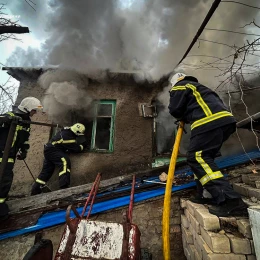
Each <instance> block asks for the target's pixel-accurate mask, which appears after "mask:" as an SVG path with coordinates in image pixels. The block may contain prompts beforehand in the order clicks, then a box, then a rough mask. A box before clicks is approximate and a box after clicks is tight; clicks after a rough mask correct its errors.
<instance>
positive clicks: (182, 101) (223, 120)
mask: <svg viewBox="0 0 260 260" xmlns="http://www.w3.org/2000/svg"><path fill="white" fill-rule="evenodd" d="M168 108H169V112H170V114H171V115H172V116H173V117H175V118H176V119H180V120H183V121H184V122H185V123H189V124H191V136H194V135H197V134H200V133H203V132H207V131H210V130H213V129H215V128H218V127H222V126H224V125H227V124H232V123H235V122H236V120H235V118H234V117H233V115H232V114H231V113H230V112H229V111H228V109H227V107H226V106H225V105H224V103H223V102H222V100H221V99H220V97H219V96H218V95H217V94H216V93H215V92H214V91H212V90H211V89H209V88H207V87H205V86H203V85H202V84H200V83H199V82H198V81H197V79H196V78H194V77H190V76H188V77H185V78H184V79H183V80H181V81H179V82H177V83H176V84H175V85H174V86H173V87H172V88H171V90H170V104H169V107H168Z"/></svg>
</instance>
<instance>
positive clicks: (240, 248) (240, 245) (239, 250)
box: [227, 234, 252, 255]
mask: <svg viewBox="0 0 260 260" xmlns="http://www.w3.org/2000/svg"><path fill="white" fill-rule="evenodd" d="M227 236H228V238H229V240H230V245H231V251H232V252H233V253H235V254H245V255H249V254H251V253H252V250H251V244H250V241H249V240H248V239H247V238H240V237H236V236H234V235H231V234H227Z"/></svg>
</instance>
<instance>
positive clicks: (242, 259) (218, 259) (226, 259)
mask: <svg viewBox="0 0 260 260" xmlns="http://www.w3.org/2000/svg"><path fill="white" fill-rule="evenodd" d="M203 260H204V259H203ZM207 260H246V256H245V255H236V254H232V253H230V254H209V255H208V258H207Z"/></svg>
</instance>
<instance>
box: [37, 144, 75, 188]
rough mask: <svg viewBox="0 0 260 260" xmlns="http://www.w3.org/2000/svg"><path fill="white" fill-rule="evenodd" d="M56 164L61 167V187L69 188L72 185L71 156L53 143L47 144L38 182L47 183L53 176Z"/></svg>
mask: <svg viewBox="0 0 260 260" xmlns="http://www.w3.org/2000/svg"><path fill="white" fill-rule="evenodd" d="M55 166H57V167H58V168H59V186H60V188H61V189H64V188H68V187H69V185H70V169H71V163H70V159H69V156H68V155H67V154H66V153H65V152H64V151H62V150H61V149H58V148H56V147H55V146H53V145H51V144H47V145H45V148H44V162H43V168H42V171H41V173H40V175H39V177H38V178H37V180H36V183H39V184H42V185H45V184H46V182H47V181H48V180H49V179H50V178H51V176H52V174H53V172H54V170H55Z"/></svg>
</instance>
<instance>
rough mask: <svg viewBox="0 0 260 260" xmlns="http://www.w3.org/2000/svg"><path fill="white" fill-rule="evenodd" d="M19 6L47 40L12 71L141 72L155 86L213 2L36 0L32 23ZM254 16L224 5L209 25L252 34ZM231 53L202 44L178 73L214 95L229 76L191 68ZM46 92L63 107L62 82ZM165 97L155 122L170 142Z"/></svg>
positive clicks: (22, 54) (230, 39) (220, 36)
mask: <svg viewBox="0 0 260 260" xmlns="http://www.w3.org/2000/svg"><path fill="white" fill-rule="evenodd" d="M18 2H20V1H18V0H13V1H12V5H10V7H9V8H10V9H11V10H12V11H13V12H14V13H17V12H20V11H21V12H24V15H22V16H21V21H23V22H24V23H25V24H26V25H28V26H29V27H30V28H31V30H32V33H33V34H35V35H36V36H37V37H38V36H39V35H41V36H40V37H41V38H42V39H44V41H43V44H42V46H41V49H40V50H38V49H32V48H28V49H27V50H22V49H17V50H16V51H15V52H14V53H13V55H12V56H11V57H10V58H9V59H8V61H7V62H6V63H7V65H8V66H25V67H27V66H44V67H49V66H58V67H59V68H62V69H73V70H76V71H78V72H83V73H90V72H93V71H95V70H105V69H110V70H130V71H142V73H143V75H145V77H146V78H149V79H150V80H155V81H156V80H158V79H160V78H161V77H162V76H163V75H165V74H168V73H169V72H171V71H172V70H173V69H174V68H175V66H176V64H177V62H178V61H179V60H180V58H181V57H182V55H183V54H184V52H185V51H186V49H187V47H188V45H189V44H190V42H191V41H192V39H193V37H194V35H195V33H196V32H197V30H198V28H199V26H200V24H201V23H202V21H203V19H204V18H205V16H206V14H207V12H208V10H209V8H210V6H211V4H212V1H210V0H198V1H190V0H175V1H172V0H160V1H157V0H149V1H146V0H128V1H123V0H106V1H104V0H95V1H93V0H78V1H70V0H52V1H40V0H38V1H36V0H35V2H36V4H37V5H36V9H37V12H36V13H37V19H32V14H31V12H32V10H30V12H28V9H26V10H24V9H25V7H24V6H23V7H21V4H20V3H19V4H18ZM247 4H252V5H256V2H255V1H253V0H248V1H247ZM257 15H258V10H257V9H253V8H247V7H245V6H241V5H238V4H234V3H224V2H223V3H221V4H220V6H219V7H218V9H217V11H216V12H215V14H214V15H213V17H212V19H211V20H210V22H209V23H208V25H207V27H208V28H218V29H227V30H234V31H240V32H254V31H252V27H250V26H247V27H245V28H242V27H243V26H244V25H245V24H248V23H250V22H251V21H252V20H253V19H254V18H255V19H256V22H257V19H258V18H259V17H257ZM201 38H202V39H205V40H210V41H217V42H222V43H225V44H228V45H231V46H232V45H236V46H237V45H242V44H243V42H244V40H245V38H244V35H240V34H231V33H225V32H216V31H208V30H205V31H204V32H203V34H202V35H201ZM247 39H248V40H251V39H252V37H251V38H250V37H247ZM231 54H232V49H230V48H228V47H227V46H224V45H217V44H213V43H209V42H205V41H200V42H199V43H198V44H196V45H195V46H194V47H193V49H192V51H191V53H190V54H189V57H187V58H186V59H185V61H184V63H185V64H183V65H182V66H181V67H180V68H178V70H179V69H181V70H182V71H183V72H184V73H186V74H189V75H193V76H195V77H197V78H198V79H199V81H200V82H201V83H202V84H204V85H206V86H208V87H209V88H212V89H215V88H216V86H218V84H219V83H220V82H221V81H222V80H223V79H224V78H225V76H221V74H222V71H221V69H218V68H216V66H214V65H213V67H212V68H207V69H198V68H195V67H194V65H198V64H200V65H202V64H206V63H207V62H212V60H216V59H214V58H212V57H219V58H224V57H227V56H229V55H231ZM194 55H195V56H194ZM198 55H208V56H211V57H204V56H198ZM251 59H253V58H251ZM219 63H221V64H219V65H218V66H219V67H222V66H226V65H225V64H224V61H219ZM223 64H224V65H223ZM63 81H66V82H67V83H66V84H65V83H64V84H63V88H64V89H68V86H69V85H68V84H70V86H71V84H72V85H73V86H75V87H74V88H73V87H72V89H73V91H74V90H75V92H77V91H79V87H78V86H79V85H78V83H77V84H76V85H75V81H74V80H73V79H70V80H63ZM55 82H56V81H52V83H55ZM68 82H70V83H68ZM71 82H73V83H71ZM56 83H57V82H56ZM58 83H61V81H59V82H58ZM46 89H48V91H49V92H50V93H49V95H48V96H51V94H52V93H53V94H54V92H55V93H56V98H54V97H49V99H48V100H49V102H50V103H47V104H52V102H53V101H51V99H55V100H54V101H55V102H56V103H55V104H56V105H57V104H60V103H61V101H60V98H61V99H62V100H63V101H64V99H63V98H62V96H61V97H58V96H59V95H58V93H57V91H58V90H59V89H60V85H59V84H58V85H57V84H54V85H52V84H51V83H50V84H49V85H48V88H46ZM76 90H77V91H76ZM80 90H82V89H80ZM66 91H67V90H66ZM165 91H166V92H165V93H162V94H160V95H159V97H158V99H159V100H160V103H161V104H163V105H164V108H165V109H163V110H162V111H164V112H162V111H161V112H160V113H159V117H158V118H157V120H158V122H160V123H161V124H162V125H165V131H166V136H171V134H172V131H173V127H172V125H173V119H172V118H171V117H170V115H169V114H168V111H167V106H168V103H169V96H168V89H167V88H166V90H165ZM79 92H80V91H79ZM74 94H75V93H74ZM54 96H55V95H54ZM225 97H226V96H225ZM58 100H59V101H58ZM237 101H239V100H237ZM72 103H73V102H72ZM253 105H254V104H251V106H253ZM72 107H73V105H72ZM55 108H56V109H58V108H60V107H59V106H58V105H57V106H55ZM49 111H51V109H49ZM56 111H57V110H56ZM166 113H167V115H166ZM53 116H57V115H53ZM163 142H164V143H165V142H167V141H166V139H165V140H164V141H163V140H162V143H161V144H162V148H160V149H163V146H164V144H163Z"/></svg>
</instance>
